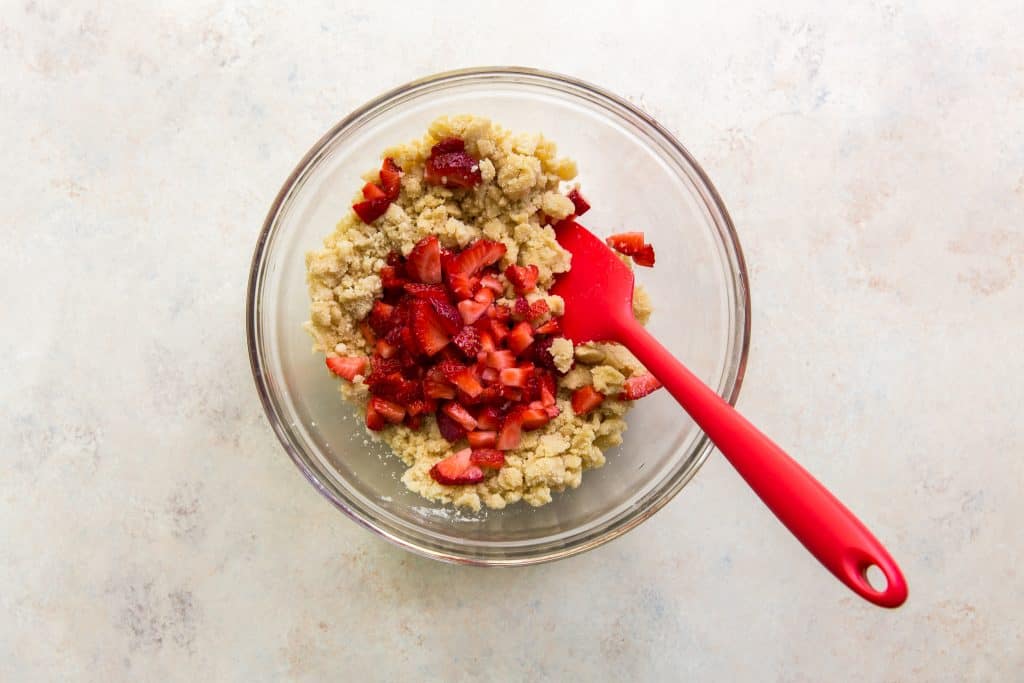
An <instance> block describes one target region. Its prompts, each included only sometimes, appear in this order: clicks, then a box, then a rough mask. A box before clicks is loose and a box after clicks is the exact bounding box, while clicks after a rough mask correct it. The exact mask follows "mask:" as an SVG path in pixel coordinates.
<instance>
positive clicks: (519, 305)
mask: <svg viewBox="0 0 1024 683" xmlns="http://www.w3.org/2000/svg"><path fill="white" fill-rule="evenodd" d="M512 317H513V318H515V319H516V320H528V319H529V318H530V302H529V301H527V300H526V297H522V296H521V297H519V298H518V299H516V303H515V306H514V308H513V309H512Z"/></svg>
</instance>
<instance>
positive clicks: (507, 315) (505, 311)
mask: <svg viewBox="0 0 1024 683" xmlns="http://www.w3.org/2000/svg"><path fill="white" fill-rule="evenodd" d="M488 314H489V315H490V316H491V317H492V318H494V319H495V320H497V321H498V322H503V323H507V322H508V321H509V320H511V319H512V309H511V308H509V307H508V306H506V305H504V304H495V305H494V308H492V309H489V310H488Z"/></svg>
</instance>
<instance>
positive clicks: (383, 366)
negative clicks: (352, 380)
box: [366, 356, 402, 385]
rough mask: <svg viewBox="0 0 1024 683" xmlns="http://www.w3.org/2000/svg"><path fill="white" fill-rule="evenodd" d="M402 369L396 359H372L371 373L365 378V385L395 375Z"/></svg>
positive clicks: (375, 357)
mask: <svg viewBox="0 0 1024 683" xmlns="http://www.w3.org/2000/svg"><path fill="white" fill-rule="evenodd" d="M401 369H402V366H401V364H399V362H398V359H397V358H384V357H383V356H374V357H373V372H371V373H370V375H369V376H368V377H367V378H366V383H367V384H370V385H372V384H374V383H375V382H378V381H380V380H382V379H384V378H385V377H388V376H390V375H394V374H397V373H398V372H399V371H400V370H401Z"/></svg>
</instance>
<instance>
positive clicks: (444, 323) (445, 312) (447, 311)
mask: <svg viewBox="0 0 1024 683" xmlns="http://www.w3.org/2000/svg"><path fill="white" fill-rule="evenodd" d="M429 301H430V305H431V306H433V307H434V313H437V319H438V320H440V321H441V327H443V328H444V331H445V333H446V334H448V335H453V334H455V333H456V332H458V331H459V330H461V329H462V316H461V315H460V314H459V312H458V310H456V308H455V307H454V306H452V305H451V304H450V303H448V300H447V299H430V300H429Z"/></svg>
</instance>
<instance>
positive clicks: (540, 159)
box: [306, 116, 660, 510]
mask: <svg viewBox="0 0 1024 683" xmlns="http://www.w3.org/2000/svg"><path fill="white" fill-rule="evenodd" d="M383 157H384V162H383V165H382V166H381V169H380V170H379V171H373V172H370V173H367V174H365V175H364V177H363V178H364V180H365V182H366V184H365V185H364V187H363V188H362V191H361V192H359V193H358V194H357V196H356V197H355V198H354V201H353V207H352V211H350V212H348V213H346V215H345V216H344V217H343V218H342V219H341V221H340V222H339V223H338V225H337V227H336V229H335V231H334V232H333V233H332V234H331V235H330V236H328V237H327V238H326V239H325V240H324V247H323V249H321V250H319V251H315V252H311V253H309V254H308V255H307V257H306V265H307V276H308V281H309V292H310V298H311V301H312V304H311V315H310V321H309V322H308V323H307V329H308V330H309V332H310V334H311V335H312V336H313V339H314V350H315V351H317V352H320V353H324V354H325V355H326V357H327V358H326V361H327V367H328V368H329V369H330V370H331V371H332V372H333V373H334V374H335V375H337V376H338V377H340V378H342V379H341V380H340V381H339V384H340V388H341V393H342V396H344V398H346V399H348V400H349V401H352V402H354V403H355V404H356V405H357V406H358V407H359V409H360V411H361V414H363V415H365V420H366V425H367V428H368V429H369V430H370V433H371V434H373V435H375V436H376V437H379V438H380V439H382V440H383V441H384V442H385V443H386V444H387V445H388V446H389V447H390V448H391V449H392V450H393V451H394V453H395V454H396V455H397V456H398V457H399V458H400V459H401V460H402V462H404V463H405V465H406V466H407V470H406V471H405V473H404V475H403V476H402V481H403V482H404V483H405V485H406V486H407V487H408V488H409V489H411V490H412V491H415V492H417V493H419V494H421V495H422V496H424V497H426V498H428V499H430V500H434V501H438V502H443V503H450V504H454V505H457V506H464V507H469V508H472V509H473V510H479V509H480V508H481V506H487V507H490V508H503V507H505V506H506V505H507V504H509V503H515V502H517V501H519V500H525V501H526V502H527V503H529V504H531V505H535V506H537V505H543V504H545V503H548V502H550V501H551V494H552V492H555V491H562V490H564V489H566V488H576V487H577V486H579V485H580V483H581V478H582V474H583V471H584V470H586V469H589V468H592V467H600V466H602V465H603V464H604V462H605V457H604V454H603V450H604V449H607V448H609V447H611V446H615V445H617V444H619V443H621V441H622V433H623V432H624V431H625V429H626V421H625V420H624V416H625V414H626V412H627V411H628V410H629V408H630V407H631V405H632V402H633V400H635V399H637V398H640V397H642V396H645V395H647V394H648V393H650V392H651V391H653V390H655V389H657V388H658V386H660V385H658V383H657V381H656V380H654V378H653V377H651V376H650V375H649V374H647V373H646V371H645V370H644V369H643V367H641V366H640V364H639V363H638V362H637V361H636V359H635V358H633V356H632V355H631V354H630V353H629V352H628V351H626V350H625V349H624V348H623V347H621V346H618V345H615V344H584V345H580V346H577V347H575V348H574V346H573V344H572V342H570V341H569V340H568V339H565V338H564V337H562V336H561V335H560V328H559V322H558V320H559V316H560V315H561V314H562V313H563V311H564V302H563V301H562V300H561V299H560V298H559V297H557V296H552V295H550V294H549V293H548V292H549V288H550V287H551V285H552V284H553V281H554V277H555V276H556V275H557V274H558V273H562V272H565V271H567V270H568V269H569V268H570V266H571V263H570V254H569V253H568V252H567V251H565V250H564V249H562V247H561V246H559V244H558V242H557V241H556V240H555V233H554V230H553V228H552V225H554V224H556V223H557V222H558V221H560V220H567V219H571V218H572V217H573V216H574V215H579V214H582V213H583V212H584V211H586V210H587V209H588V208H589V204H588V203H587V201H586V200H585V199H584V198H583V196H582V195H581V194H580V192H579V188H578V187H568V188H563V187H562V184H563V182H564V181H569V180H572V179H573V178H574V177H575V175H576V164H575V163H574V162H572V161H570V160H568V159H564V158H559V157H557V156H556V152H555V145H554V144H553V143H552V142H550V141H549V140H546V139H545V138H543V137H542V136H540V135H514V134H512V133H510V132H509V131H507V130H505V129H503V128H501V127H500V126H498V125H496V124H493V123H491V122H490V121H488V120H486V119H482V118H477V117H472V116H459V117H452V118H449V117H442V118H439V119H437V120H436V121H434V122H433V123H432V124H431V125H430V127H429V129H428V132H427V134H426V135H425V136H424V137H423V138H422V139H420V140H417V141H414V142H411V143H408V144H405V145H399V146H397V147H393V148H391V149H388V150H385V152H384V154H383ZM609 244H610V245H611V246H612V247H613V248H615V249H617V250H618V251H620V252H622V253H623V254H624V256H623V257H622V258H623V259H624V260H627V262H628V260H629V259H628V258H627V256H625V255H627V254H628V255H629V257H631V258H632V261H633V262H634V263H636V264H638V265H645V266H648V265H653V264H654V252H653V248H652V247H651V245H649V244H645V243H644V242H643V235H642V233H624V234H622V235H618V236H615V237H614V238H611V239H610V240H609ZM650 311H651V308H650V300H649V298H648V296H647V294H646V292H645V291H644V290H643V288H642V287H640V286H639V285H637V288H636V294H635V297H634V312H635V314H636V316H637V318H638V319H639V320H640V321H641V322H646V320H647V318H648V317H649V315H650Z"/></svg>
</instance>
